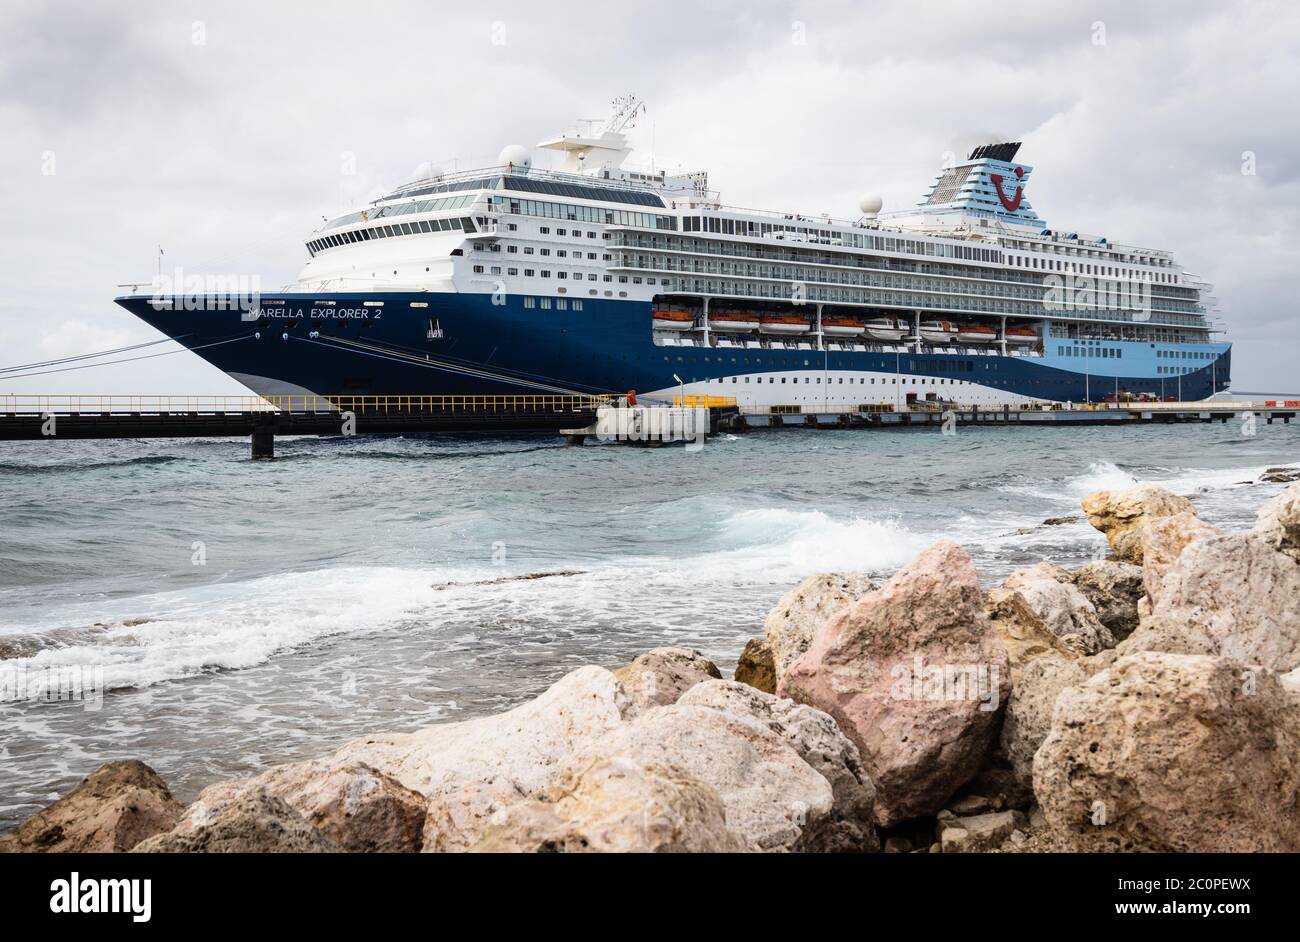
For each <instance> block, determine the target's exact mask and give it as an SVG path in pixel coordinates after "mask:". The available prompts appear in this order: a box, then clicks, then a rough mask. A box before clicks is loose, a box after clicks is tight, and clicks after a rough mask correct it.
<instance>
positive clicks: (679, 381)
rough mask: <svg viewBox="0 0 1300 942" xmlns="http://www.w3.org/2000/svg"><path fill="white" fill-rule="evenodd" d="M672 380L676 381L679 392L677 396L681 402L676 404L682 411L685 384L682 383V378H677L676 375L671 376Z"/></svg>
mask: <svg viewBox="0 0 1300 942" xmlns="http://www.w3.org/2000/svg"><path fill="white" fill-rule="evenodd" d="M673 379H675V380H677V388H678V389H679V390H681V392H680V393H679V395H680V396H681V402H680V403H678V405H680V406H681V407H682V408H683V409H685V408H686V384H685V383H684V382H682V378H681V377H680V376H678V375H677V374H676V373H674V374H673Z"/></svg>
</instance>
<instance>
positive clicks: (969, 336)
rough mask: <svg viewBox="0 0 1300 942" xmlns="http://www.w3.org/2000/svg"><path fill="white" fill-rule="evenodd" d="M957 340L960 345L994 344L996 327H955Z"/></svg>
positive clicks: (996, 334)
mask: <svg viewBox="0 0 1300 942" xmlns="http://www.w3.org/2000/svg"><path fill="white" fill-rule="evenodd" d="M957 339H958V340H960V341H961V342H962V343H996V342H997V339H998V331H997V328H996V327H989V326H987V325H985V324H961V325H959V326H958V327H957Z"/></svg>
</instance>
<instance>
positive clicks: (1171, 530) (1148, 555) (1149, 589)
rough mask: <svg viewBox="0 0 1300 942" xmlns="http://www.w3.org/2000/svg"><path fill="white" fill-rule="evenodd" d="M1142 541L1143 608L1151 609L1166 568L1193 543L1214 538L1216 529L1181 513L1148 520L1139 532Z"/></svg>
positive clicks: (1187, 513) (1185, 513) (1198, 519)
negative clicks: (1146, 605) (1145, 604)
mask: <svg viewBox="0 0 1300 942" xmlns="http://www.w3.org/2000/svg"><path fill="white" fill-rule="evenodd" d="M1139 532H1140V533H1141V540H1142V586H1143V589H1144V591H1145V592H1146V598H1147V604H1148V605H1152V606H1153V605H1155V603H1156V601H1157V600H1158V599H1159V597H1160V583H1161V581H1162V580H1163V579H1164V577H1165V573H1167V572H1168V571H1169V567H1170V566H1172V565H1173V564H1174V561H1175V560H1176V559H1178V557H1179V556H1181V555H1182V554H1183V550H1184V549H1186V548H1187V545H1188V544H1189V543H1191V542H1193V541H1195V540H1203V539H1205V538H1206V537H1210V536H1218V535H1219V528H1218V527H1215V526H1212V525H1210V524H1208V523H1206V522H1205V521H1204V520H1202V519H1201V518H1200V517H1198V516H1196V514H1195V513H1194V512H1193V511H1190V510H1184V511H1181V512H1179V513H1176V514H1170V515H1169V516H1168V517H1150V518H1147V519H1145V520H1143V521H1142V526H1141V527H1140V528H1139Z"/></svg>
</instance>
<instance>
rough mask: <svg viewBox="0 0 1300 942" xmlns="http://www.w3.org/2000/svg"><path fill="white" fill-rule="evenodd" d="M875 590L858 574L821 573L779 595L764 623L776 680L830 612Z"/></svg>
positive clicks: (832, 612) (828, 616)
mask: <svg viewBox="0 0 1300 942" xmlns="http://www.w3.org/2000/svg"><path fill="white" fill-rule="evenodd" d="M875 589H876V584H875V583H874V582H872V581H871V580H870V579H868V578H867V577H866V576H863V575H859V574H857V573H852V572H823V573H818V574H817V575H812V576H809V577H808V578H806V579H804V580H803V582H800V583H799V584H798V585H797V586H795V587H794V588H793V589H791V590H790V591H789V592H787V593H786V594H785V595H783V596H781V598H780V599H779V600H777V603H776V605H775V606H774V607H773V608H772V611H770V612H769V613H768V615H767V620H766V621H765V622H763V631H764V634H765V635H766V637H767V643H768V646H769V647H770V648H771V649H772V660H773V662H774V663H775V664H776V676H777V680H778V681H779V680H780V678H781V675H782V674H784V673H785V672H786V671H787V670H789V669H790V665H791V664H793V663H794V661H795V658H797V657H799V656H800V655H801V654H803V653H804V652H805V651H807V650H808V646H809V645H810V644H812V640H813V638H814V637H816V635H817V632H819V631H821V629H822V626H823V625H825V624H826V622H827V620H828V619H829V618H830V617H831V616H832V615H834V614H836V613H837V612H839V611H840V610H841V609H842V608H844V607H845V606H846V605H848V604H849V603H851V602H856V601H857V600H858V599H860V598H861V597H862V596H864V595H866V594H867V593H868V592H874V591H875Z"/></svg>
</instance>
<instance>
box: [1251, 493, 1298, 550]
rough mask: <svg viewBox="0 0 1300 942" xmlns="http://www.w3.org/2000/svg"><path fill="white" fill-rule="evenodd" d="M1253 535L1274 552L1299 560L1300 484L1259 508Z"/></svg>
mask: <svg viewBox="0 0 1300 942" xmlns="http://www.w3.org/2000/svg"><path fill="white" fill-rule="evenodd" d="M1255 533H1256V535H1258V536H1259V538H1260V539H1262V540H1263V541H1264V542H1265V543H1267V544H1268V545H1269V546H1271V547H1273V548H1274V549H1275V550H1277V551H1279V552H1281V553H1286V554H1287V555H1288V556H1290V557H1291V558H1292V559H1295V560H1300V483H1297V484H1292V485H1291V486H1290V487H1288V488H1287V489H1286V490H1284V491H1283V492H1282V493H1281V494H1278V495H1277V496H1276V497H1274V498H1273V499H1272V500H1270V501H1269V502H1268V503H1266V504H1264V506H1262V507H1260V508H1259V515H1258V517H1257V518H1256V520H1255Z"/></svg>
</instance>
